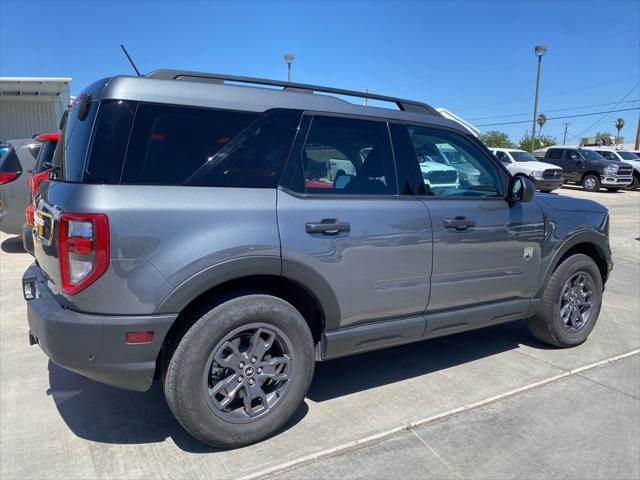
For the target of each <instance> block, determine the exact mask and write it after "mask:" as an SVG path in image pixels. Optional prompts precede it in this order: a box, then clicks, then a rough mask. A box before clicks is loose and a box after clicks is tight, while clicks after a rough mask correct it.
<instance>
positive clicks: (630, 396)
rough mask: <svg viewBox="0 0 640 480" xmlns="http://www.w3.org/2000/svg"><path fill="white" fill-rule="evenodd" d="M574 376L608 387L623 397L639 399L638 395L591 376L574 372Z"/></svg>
mask: <svg viewBox="0 0 640 480" xmlns="http://www.w3.org/2000/svg"><path fill="white" fill-rule="evenodd" d="M576 376H578V377H580V378H584V379H585V380H589V381H590V382H592V383H595V384H596V385H600V386H601V387H604V388H608V389H609V390H613V391H614V392H616V393H619V394H620V395H624V396H625V397H629V398H633V399H634V400H640V397H636V396H635V395H631V394H629V393H625V392H623V391H621V390H618V389H617V388H613V387H612V386H610V385H605V384H604V383H600V382H598V381H597V380H594V379H593V378H589V377H585V376H584V375H580V374H579V373H576Z"/></svg>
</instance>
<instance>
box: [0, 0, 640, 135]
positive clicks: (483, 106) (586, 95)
mask: <svg viewBox="0 0 640 480" xmlns="http://www.w3.org/2000/svg"><path fill="white" fill-rule="evenodd" d="M0 17H1V18H2V28H1V29H0V75H2V76H70V77H72V78H73V82H72V94H77V93H78V92H80V91H81V90H82V88H83V87H84V86H86V85H87V84H88V83H90V82H92V81H93V80H96V79H98V78H101V77H106V76H110V75H114V74H130V73H131V72H132V70H131V68H130V67H129V65H128V63H127V62H126V59H125V57H124V56H123V54H122V52H121V51H120V49H119V46H118V45H119V44H120V43H121V42H122V43H124V44H125V45H126V46H127V47H128V49H129V51H130V52H131V54H132V56H133V57H134V59H135V61H136V62H137V64H138V66H139V68H140V69H141V70H142V71H143V72H148V71H150V70H153V69H155V68H160V67H171V68H182V69H191V70H208V71H214V72H224V73H235V74H243V75H250V76H260V77H269V78H282V79H284V78H286V66H285V63H284V60H283V54H284V53H285V52H289V51H290V52H292V53H293V54H295V56H296V59H295V62H294V64H293V79H294V80H295V81H300V82H308V83H316V84H326V85H331V86H336V87H343V88H353V89H364V88H369V89H372V90H374V91H375V92H378V93H383V94H389V95H396V96H401V97H407V98H415V99H419V100H422V101H426V102H428V103H430V104H432V105H434V106H444V107H446V108H448V109H449V110H451V111H453V112H455V113H457V114H459V115H461V116H462V117H464V118H466V119H468V120H470V121H472V123H474V124H477V125H480V124H484V123H493V122H500V121H517V120H527V119H529V118H530V115H529V112H532V111H533V92H534V87H535V68H536V59H535V56H534V53H533V47H534V45H536V44H541V43H542V44H546V45H548V48H549V51H548V53H547V55H546V56H545V57H544V59H543V65H542V67H543V68H542V82H541V95H540V109H539V111H541V112H542V113H545V114H546V115H547V117H554V116H559V115H572V114H579V113H586V112H599V111H608V110H609V109H611V108H613V107H614V104H615V103H616V102H618V101H619V100H621V99H622V98H623V97H624V96H625V95H626V94H627V93H629V92H630V93H629V95H628V96H627V97H626V100H627V103H622V104H620V105H619V106H618V107H617V108H630V107H638V106H640V102H639V101H638V99H639V98H640V88H639V87H638V86H636V87H635V88H633V87H634V85H636V84H637V83H638V82H640V2H639V1H617V2H616V1H608V2H582V1H568V2H559V1H537V2H520V1H512V2H508V1H504V2H481V1H466V2H453V1H451V2H406V3H405V2H399V1H397V2H389V3H386V2H353V3H347V2H335V3H333V2H323V3H314V2H290V3H267V2H259V3H251V2H247V3H226V2H222V3H215V2H206V1H202V2H186V1H185V2H173V1H140V2H119V1H111V2H98V1H85V2H28V1H19V2H14V1H6V0H0ZM631 100H635V101H634V102H629V101H631ZM594 104H608V105H601V106H594V107H589V108H576V107H582V106H585V105H594ZM555 109H571V110H564V111H561V112H550V110H555ZM523 113H524V114H525V115H521V116H514V117H505V118H495V119H487V120H480V119H478V118H479V117H491V116H495V115H507V114H523ZM601 117H602V115H599V116H591V117H582V118H574V119H569V120H550V121H549V122H548V123H547V124H546V125H545V127H544V129H543V133H547V134H552V135H554V136H556V137H557V138H558V140H559V141H561V140H562V133H563V130H564V126H563V122H566V121H569V122H571V127H570V136H571V135H572V134H577V133H580V132H581V131H582V130H584V129H587V128H588V127H590V125H592V124H593V123H595V122H596V121H597V120H598V119H600V118H601ZM617 117H622V118H624V119H625V121H626V126H625V128H624V129H623V131H622V134H623V135H624V136H625V137H626V141H632V139H633V138H634V137H635V129H636V126H637V121H638V111H637V110H636V111H629V112H620V113H611V114H610V115H608V116H606V118H604V119H603V120H602V121H601V122H599V123H598V124H597V125H595V126H593V127H592V128H590V129H588V130H587V131H585V132H584V135H588V134H594V133H595V132H596V131H597V130H601V131H602V130H608V131H614V128H613V122H614V120H615V119H616V118H617ZM490 128H497V129H500V130H503V131H505V132H507V133H508V134H509V135H510V137H511V138H512V140H516V141H517V140H518V139H519V138H520V137H521V136H522V134H523V133H524V130H525V129H530V125H529V124H528V123H527V124H516V125H504V126H497V127H482V130H484V131H486V130H488V129H490ZM584 135H583V136H584ZM571 140H572V141H575V139H571Z"/></svg>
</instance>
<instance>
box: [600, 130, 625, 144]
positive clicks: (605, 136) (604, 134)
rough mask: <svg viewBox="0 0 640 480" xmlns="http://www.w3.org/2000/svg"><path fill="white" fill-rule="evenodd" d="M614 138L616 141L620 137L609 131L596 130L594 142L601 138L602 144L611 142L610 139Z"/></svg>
mask: <svg viewBox="0 0 640 480" xmlns="http://www.w3.org/2000/svg"><path fill="white" fill-rule="evenodd" d="M612 138H615V141H616V142H618V139H619V138H621V137H616V136H615V135H614V134H612V133H609V132H597V133H596V142H597V141H598V139H601V140H602V144H603V145H609V144H610V143H611V139H612Z"/></svg>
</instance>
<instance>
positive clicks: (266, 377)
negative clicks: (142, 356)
mask: <svg viewBox="0 0 640 480" xmlns="http://www.w3.org/2000/svg"><path fill="white" fill-rule="evenodd" d="M314 365H315V359H314V345H313V339H312V337H311V332H310V331H309V327H308V326H307V324H306V322H305V320H304V318H303V317H302V315H300V313H299V312H298V311H297V310H296V309H295V308H294V307H293V306H291V305H290V304H289V303H287V302H285V301H284V300H282V299H280V298H277V297H272V296H269V295H245V296H242V297H237V298H234V299H232V300H229V301H227V302H225V303H222V304H221V305H218V306H217V307H215V308H213V309H212V310H210V311H209V312H207V313H206V314H205V315H203V316H202V317H201V318H199V319H198V320H197V321H196V322H195V323H194V324H193V326H192V327H191V328H190V329H189V330H188V331H187V332H186V334H185V335H184V336H183V337H182V339H180V341H179V343H178V344H177V346H176V347H175V350H174V351H173V354H172V355H171V358H170V360H169V361H168V364H167V366H166V370H165V373H164V392H165V397H166V399H167V404H168V405H169V408H170V409H171V411H172V412H173V414H174V416H175V417H176V419H177V420H178V422H180V424H181V425H182V426H183V427H184V428H185V430H187V432H189V433H190V434H191V435H193V436H194V437H196V438H197V439H198V440H200V441H202V442H204V443H207V444H209V445H213V446H216V447H223V448H235V447H240V446H244V445H248V444H250V443H254V442H257V441H259V440H262V439H264V438H267V437H269V436H271V435H273V434H274V433H276V432H277V431H278V430H280V429H281V428H282V427H283V426H284V425H285V424H286V422H287V421H288V420H289V419H290V418H291V417H292V416H293V414H294V413H295V411H296V409H298V407H299V406H300V404H301V403H302V402H303V400H304V397H305V395H306V393H307V390H308V388H309V385H310V383H311V378H312V376H313V370H314Z"/></svg>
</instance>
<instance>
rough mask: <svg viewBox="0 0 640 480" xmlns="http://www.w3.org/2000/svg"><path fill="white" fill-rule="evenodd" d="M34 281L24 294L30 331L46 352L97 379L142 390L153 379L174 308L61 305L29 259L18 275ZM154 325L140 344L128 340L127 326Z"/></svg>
mask: <svg viewBox="0 0 640 480" xmlns="http://www.w3.org/2000/svg"><path fill="white" fill-rule="evenodd" d="M22 281H23V283H25V282H29V283H31V282H32V283H34V284H35V285H36V289H37V294H36V298H34V299H32V300H27V318H28V321H29V329H30V334H31V335H32V339H33V340H35V341H36V342H37V343H38V345H40V348H41V349H42V350H43V351H44V353H46V354H47V356H48V357H49V358H50V359H51V360H53V361H54V362H55V363H57V364H58V365H60V366H61V367H64V368H67V369H69V370H71V371H74V372H76V373H79V374H80V375H84V376H85V377H88V378H91V379H93V380H96V381H98V382H102V383H107V384H109V385H113V386H116V387H120V388H125V389H128V390H137V391H145V390H147V389H148V388H149V387H150V386H151V383H152V382H153V377H154V373H155V369H156V359H157V358H158V354H159V352H160V348H161V346H162V343H163V341H164V338H165V336H166V334H167V332H168V330H169V328H170V327H171V325H172V324H173V322H174V320H175V318H176V317H177V314H167V315H149V316H139V315H136V316H122V315H117V316H116V315H92V314H86V313H80V312H75V311H72V310H68V309H65V308H64V307H62V306H61V305H60V304H59V303H58V302H57V301H56V300H55V298H54V297H53V296H52V295H51V294H50V293H49V290H48V288H47V287H46V285H45V283H44V280H43V276H42V273H41V271H40V269H39V268H38V267H37V266H36V265H35V264H34V265H31V266H30V267H29V269H27V271H26V272H25V273H24V275H23V277H22ZM140 331H153V332H154V335H153V339H152V341H151V342H150V343H145V344H135V345H131V344H127V343H126V333H127V332H140Z"/></svg>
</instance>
